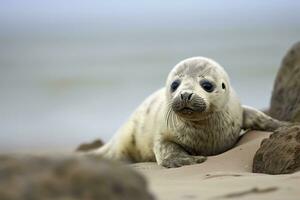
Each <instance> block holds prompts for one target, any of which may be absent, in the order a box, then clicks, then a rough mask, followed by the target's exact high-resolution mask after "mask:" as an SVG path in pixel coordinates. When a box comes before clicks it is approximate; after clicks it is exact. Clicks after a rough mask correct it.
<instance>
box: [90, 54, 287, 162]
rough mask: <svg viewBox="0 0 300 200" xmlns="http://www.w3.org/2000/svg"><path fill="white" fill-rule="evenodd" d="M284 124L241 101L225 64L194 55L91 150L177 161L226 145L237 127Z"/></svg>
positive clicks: (217, 150)
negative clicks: (107, 137) (114, 132)
mask: <svg viewBox="0 0 300 200" xmlns="http://www.w3.org/2000/svg"><path fill="white" fill-rule="evenodd" d="M283 124H284V123H283V122H280V121H277V120H275V119H272V118H271V117H269V116H267V115H265V114H264V113H262V112H260V111H258V110H255V109H253V108H250V107H243V106H241V104H240V101H239V99H238V97H237V95H236V93H235V91H234V89H233V88H232V87H231V86H230V82H229V77H228V75H227V73H226V72H225V70H224V69H223V68H222V67H221V66H220V65H219V64H218V63H216V62H215V61H213V60H211V59H208V58H203V57H194V58H189V59H186V60H183V61H181V62H180V63H178V64H177V65H176V66H175V67H174V69H173V70H172V71H171V72H170V74H169V76H168V79H167V83H166V86H165V87H164V88H162V89H160V90H159V91H157V92H155V93H154V94H152V95H151V96H150V97H148V98H147V99H146V100H145V101H144V102H143V103H142V104H141V105H140V106H139V107H138V108H137V110H136V111H135V112H134V113H133V115H132V116H131V117H130V119H129V121H128V122H127V123H126V124H125V125H124V126H123V127H122V128H121V129H120V130H119V131H118V133H117V134H116V135H115V137H114V138H113V139H112V140H111V141H110V142H108V143H107V144H106V145H104V146H103V147H101V148H99V149H97V150H96V151H93V152H92V154H97V155H101V156H104V157H106V158H109V159H114V160H123V161H130V162H143V161H157V162H158V164H160V165H163V166H165V167H180V166H183V165H188V164H195V163H201V162H203V161H205V159H206V157H205V156H210V155H215V154H219V153H222V152H224V151H226V150H228V149H230V148H231V147H233V146H234V145H235V144H236V142H237V140H238V138H239V136H240V133H241V129H256V130H268V131H272V130H275V129H276V128H278V127H279V126H281V125H283Z"/></svg>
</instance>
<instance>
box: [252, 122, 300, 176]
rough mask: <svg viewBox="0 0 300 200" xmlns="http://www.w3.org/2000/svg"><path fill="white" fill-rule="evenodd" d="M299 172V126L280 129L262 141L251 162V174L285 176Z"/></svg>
mask: <svg viewBox="0 0 300 200" xmlns="http://www.w3.org/2000/svg"><path fill="white" fill-rule="evenodd" d="M299 170H300V125H293V126H289V127H282V128H279V129H278V130H276V131H275V132H274V133H273V134H272V135H271V136H270V137H269V138H268V139H264V140H263V141H262V143H261V146H260V148H259V150H258V151H257V152H256V154H255V156H254V160H253V172H256V173H267V174H286V173H293V172H296V171H299Z"/></svg>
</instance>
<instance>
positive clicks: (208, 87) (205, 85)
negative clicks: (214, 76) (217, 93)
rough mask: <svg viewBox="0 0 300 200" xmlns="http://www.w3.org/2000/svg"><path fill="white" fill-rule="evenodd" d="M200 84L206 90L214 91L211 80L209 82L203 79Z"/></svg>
mask: <svg viewBox="0 0 300 200" xmlns="http://www.w3.org/2000/svg"><path fill="white" fill-rule="evenodd" d="M200 85H201V87H202V88H203V89H204V90H205V91H206V92H212V91H214V85H213V84H212V83H211V82H209V81H208V80H202V81H201V82H200Z"/></svg>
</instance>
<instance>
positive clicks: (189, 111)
mask: <svg viewBox="0 0 300 200" xmlns="http://www.w3.org/2000/svg"><path fill="white" fill-rule="evenodd" d="M178 112H180V113H182V114H193V113H194V112H195V110H194V109H192V108H189V107H183V108H182V109H180V110H178Z"/></svg>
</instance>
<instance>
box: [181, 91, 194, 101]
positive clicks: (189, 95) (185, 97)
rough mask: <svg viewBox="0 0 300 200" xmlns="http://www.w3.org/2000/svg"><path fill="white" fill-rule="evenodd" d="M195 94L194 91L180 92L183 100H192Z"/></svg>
mask: <svg viewBox="0 0 300 200" xmlns="http://www.w3.org/2000/svg"><path fill="white" fill-rule="evenodd" d="M193 94H194V93H192V92H182V93H181V94H180V96H181V100H183V101H190V100H191V99H192V96H193Z"/></svg>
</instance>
